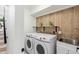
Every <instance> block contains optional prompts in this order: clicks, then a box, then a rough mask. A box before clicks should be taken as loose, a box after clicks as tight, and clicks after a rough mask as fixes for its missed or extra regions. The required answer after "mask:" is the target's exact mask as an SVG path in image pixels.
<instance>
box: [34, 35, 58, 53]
mask: <svg viewBox="0 0 79 59" xmlns="http://www.w3.org/2000/svg"><path fill="white" fill-rule="evenodd" d="M37 36H38V37H39V34H38V35H37ZM38 37H37V38H36V39H35V46H34V47H35V49H34V50H35V54H54V53H56V39H57V37H56V35H50V34H41V35H40V39H38Z"/></svg>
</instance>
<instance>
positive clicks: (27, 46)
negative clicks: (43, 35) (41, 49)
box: [24, 33, 35, 54]
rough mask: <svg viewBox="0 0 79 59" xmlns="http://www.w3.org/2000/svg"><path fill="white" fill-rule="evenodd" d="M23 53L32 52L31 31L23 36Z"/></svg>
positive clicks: (32, 39)
mask: <svg viewBox="0 0 79 59" xmlns="http://www.w3.org/2000/svg"><path fill="white" fill-rule="evenodd" d="M24 50H25V53H28V54H34V53H35V52H34V38H32V35H31V33H28V34H27V35H26V38H25V44H24Z"/></svg>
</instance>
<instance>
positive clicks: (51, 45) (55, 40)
mask: <svg viewBox="0 0 79 59" xmlns="http://www.w3.org/2000/svg"><path fill="white" fill-rule="evenodd" d="M78 27H79V5H5V6H2V5H0V30H1V31H0V35H2V36H0V37H1V38H0V54H2V53H3V54H79V28H78ZM2 37H3V38H2ZM4 46H5V47H4Z"/></svg>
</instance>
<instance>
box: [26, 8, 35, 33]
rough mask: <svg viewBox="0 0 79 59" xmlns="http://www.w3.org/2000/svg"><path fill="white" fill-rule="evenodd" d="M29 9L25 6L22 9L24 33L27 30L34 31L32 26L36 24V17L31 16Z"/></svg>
mask: <svg viewBox="0 0 79 59" xmlns="http://www.w3.org/2000/svg"><path fill="white" fill-rule="evenodd" d="M30 12H31V11H29V10H28V9H27V8H25V9H24V33H25V34H26V33H28V32H35V29H33V26H36V19H35V17H33V16H31V13H30Z"/></svg>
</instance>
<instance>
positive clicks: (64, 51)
mask: <svg viewBox="0 0 79 59" xmlns="http://www.w3.org/2000/svg"><path fill="white" fill-rule="evenodd" d="M68 53H69V51H68V49H67V48H65V47H63V46H60V45H57V54H68Z"/></svg>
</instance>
